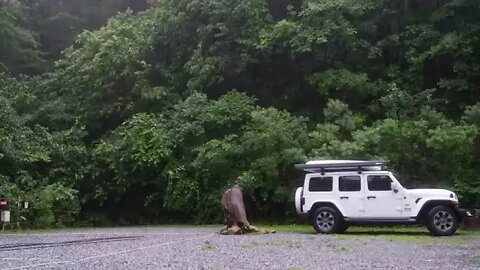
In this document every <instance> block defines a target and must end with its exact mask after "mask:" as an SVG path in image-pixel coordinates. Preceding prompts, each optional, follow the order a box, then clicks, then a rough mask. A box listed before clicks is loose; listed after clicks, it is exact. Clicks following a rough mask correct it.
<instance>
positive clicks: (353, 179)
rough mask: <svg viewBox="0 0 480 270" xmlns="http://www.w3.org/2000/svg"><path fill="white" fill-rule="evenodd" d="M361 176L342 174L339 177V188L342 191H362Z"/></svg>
mask: <svg viewBox="0 0 480 270" xmlns="http://www.w3.org/2000/svg"><path fill="white" fill-rule="evenodd" d="M360 183H361V182H360V176H354V175H352V176H340V177H339V178H338V190H340V191H360V189H361V187H360V186H361V185H360Z"/></svg>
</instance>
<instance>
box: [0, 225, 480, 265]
mask: <svg viewBox="0 0 480 270" xmlns="http://www.w3.org/2000/svg"><path fill="white" fill-rule="evenodd" d="M219 229H220V228H219V227H135V228H110V229H85V230H75V231H55V232H53V233H52V232H49V233H31V234H2V235H0V262H1V264H0V269H292V270H293V269H480V237H478V236H476V237H470V236H469V235H457V236H453V237H450V238H448V239H446V238H444V239H438V238H435V239H433V238H432V240H431V241H430V240H429V241H426V242H425V241H419V242H415V241H403V240H402V239H400V238H399V239H396V238H395V237H394V238H392V239H390V238H388V237H387V238H386V237H381V236H378V235H368V234H367V235H349V234H346V235H339V236H332V235H317V234H308V233H291V232H289V233H287V232H278V233H276V234H269V235H244V236H223V235H219V234H218V233H217V232H218V230H219ZM400 237H401V236H400ZM429 238H430V237H428V238H427V239H429Z"/></svg>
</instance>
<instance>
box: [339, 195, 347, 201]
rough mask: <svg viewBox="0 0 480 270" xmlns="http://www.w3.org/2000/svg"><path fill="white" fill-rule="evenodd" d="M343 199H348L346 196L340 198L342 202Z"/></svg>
mask: <svg viewBox="0 0 480 270" xmlns="http://www.w3.org/2000/svg"><path fill="white" fill-rule="evenodd" d="M343 199H348V197H347V196H342V197H340V200H343Z"/></svg>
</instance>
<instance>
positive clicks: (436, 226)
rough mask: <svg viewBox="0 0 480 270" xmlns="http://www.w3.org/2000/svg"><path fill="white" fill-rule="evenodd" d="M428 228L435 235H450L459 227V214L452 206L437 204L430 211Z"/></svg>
mask: <svg viewBox="0 0 480 270" xmlns="http://www.w3.org/2000/svg"><path fill="white" fill-rule="evenodd" d="M427 228H428V230H429V231H430V232H431V233H432V234H433V235H435V236H448V235H452V234H454V233H455V231H456V230H457V228H458V218H457V215H455V213H454V212H453V211H452V209H451V208H450V207H446V206H443V205H440V206H436V207H434V208H432V210H430V212H428V216H427Z"/></svg>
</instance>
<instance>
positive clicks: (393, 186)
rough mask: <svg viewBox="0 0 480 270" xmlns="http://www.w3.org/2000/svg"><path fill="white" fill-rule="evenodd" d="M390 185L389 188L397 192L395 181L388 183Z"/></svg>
mask: <svg viewBox="0 0 480 270" xmlns="http://www.w3.org/2000/svg"><path fill="white" fill-rule="evenodd" d="M390 187H391V189H392V190H393V192H395V193H397V192H398V184H397V183H395V182H392V183H391V184H390Z"/></svg>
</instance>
